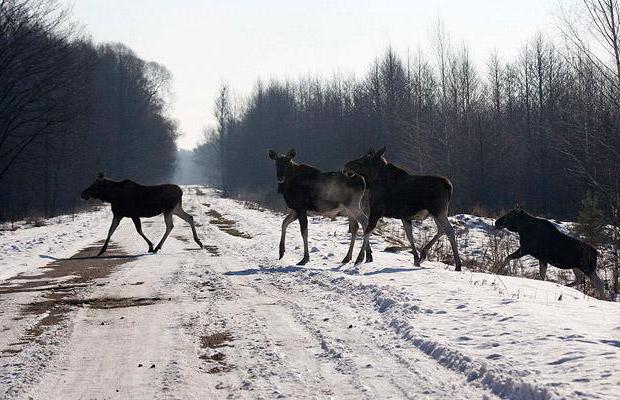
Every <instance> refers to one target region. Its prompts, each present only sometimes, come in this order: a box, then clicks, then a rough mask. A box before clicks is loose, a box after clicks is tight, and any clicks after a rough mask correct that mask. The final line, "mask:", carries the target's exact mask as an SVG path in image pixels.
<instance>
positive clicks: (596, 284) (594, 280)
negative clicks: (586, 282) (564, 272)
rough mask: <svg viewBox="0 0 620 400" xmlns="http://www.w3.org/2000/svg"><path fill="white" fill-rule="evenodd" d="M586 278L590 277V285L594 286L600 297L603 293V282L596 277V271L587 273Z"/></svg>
mask: <svg viewBox="0 0 620 400" xmlns="http://www.w3.org/2000/svg"><path fill="white" fill-rule="evenodd" d="M588 278H590V281H591V282H592V285H593V286H594V287H595V288H596V291H597V293H598V297H599V298H600V299H602V298H603V296H604V295H605V284H604V283H603V281H602V280H601V278H599V277H598V275H597V274H596V271H592V273H591V274H590V275H588Z"/></svg>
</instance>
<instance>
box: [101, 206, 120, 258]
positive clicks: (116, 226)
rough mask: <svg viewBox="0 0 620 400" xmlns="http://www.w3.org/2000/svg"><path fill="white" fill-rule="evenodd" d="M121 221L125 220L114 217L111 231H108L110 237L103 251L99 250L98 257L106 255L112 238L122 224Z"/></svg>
mask: <svg viewBox="0 0 620 400" xmlns="http://www.w3.org/2000/svg"><path fill="white" fill-rule="evenodd" d="M121 219H123V217H117V216H116V215H115V216H114V217H112V225H110V230H108V237H107V238H106V240H105V243H104V244H103V247H102V248H101V250H99V254H97V257H99V256H100V255H102V254H103V253H105V251H106V250H107V248H108V243H110V238H111V237H112V234H113V233H114V231H115V230H116V228H118V224H120V222H121Z"/></svg>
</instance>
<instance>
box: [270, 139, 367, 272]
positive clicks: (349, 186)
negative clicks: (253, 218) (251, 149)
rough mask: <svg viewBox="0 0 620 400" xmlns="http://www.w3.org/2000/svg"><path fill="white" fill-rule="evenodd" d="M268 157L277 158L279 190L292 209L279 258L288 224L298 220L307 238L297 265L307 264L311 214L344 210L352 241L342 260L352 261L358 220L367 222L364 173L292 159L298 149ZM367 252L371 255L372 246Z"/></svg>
mask: <svg viewBox="0 0 620 400" xmlns="http://www.w3.org/2000/svg"><path fill="white" fill-rule="evenodd" d="M268 154H269V158H270V159H272V160H274V161H275V164H276V177H277V180H278V193H281V194H282V195H283V196H284V201H285V202H286V205H287V206H288V208H289V209H290V211H289V213H288V215H287V216H286V218H284V221H283V222H282V235H281V237H280V259H281V258H282V257H283V256H284V241H285V237H286V228H287V227H288V226H289V225H290V224H291V222H293V221H294V220H295V219H298V220H299V227H300V229H301V237H302V239H303V241H304V257H303V258H302V259H301V261H300V262H299V263H298V264H297V265H305V264H306V263H307V262H308V261H309V259H310V254H309V252H308V214H320V215H324V216H328V217H332V218H333V217H335V216H337V215H338V214H340V213H341V212H343V211H344V212H345V213H346V214H347V216H348V218H349V230H350V232H351V242H350V244H349V251H348V252H347V255H346V256H345V258H344V259H343V260H342V263H343V264H344V263H347V262H349V261H351V257H352V254H353V247H354V245H355V237H356V234H357V231H358V228H359V227H358V222H359V223H360V224H361V225H362V227H365V226H366V223H367V217H366V215H365V214H364V213H363V211H362V209H361V204H360V203H361V201H362V197H363V196H364V191H365V183H364V179H363V178H362V177H359V176H357V177H348V176H345V175H344V174H342V173H341V172H322V171H321V170H319V169H317V168H315V167H312V166H310V165H305V164H297V163H296V162H294V161H293V159H294V158H295V150H294V149H291V150H289V151H288V153H286V154H280V155H278V153H276V152H275V151H273V150H269V152H268ZM367 252H368V256H369V257H372V256H371V254H370V252H371V250H370V247H368V248H367Z"/></svg>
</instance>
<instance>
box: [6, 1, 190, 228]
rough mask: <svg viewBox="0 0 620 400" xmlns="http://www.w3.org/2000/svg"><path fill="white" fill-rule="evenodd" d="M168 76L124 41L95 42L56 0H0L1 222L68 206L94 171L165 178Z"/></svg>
mask: <svg viewBox="0 0 620 400" xmlns="http://www.w3.org/2000/svg"><path fill="white" fill-rule="evenodd" d="M171 81H172V76H171V74H170V73H169V71H168V70H166V68H165V67H164V66H162V65H160V64H157V63H155V62H148V61H145V60H142V59H140V58H139V57H138V56H137V55H136V54H135V53H134V52H133V51H132V50H131V49H129V48H127V47H126V46H124V45H122V44H117V43H109V44H98V45H95V44H93V43H92V41H91V40H90V39H89V38H88V37H87V36H86V35H85V34H84V33H83V32H81V30H80V29H78V28H77V27H76V25H75V24H74V23H73V22H72V20H71V16H70V15H69V13H68V12H67V11H66V10H65V9H64V8H63V7H61V6H60V5H59V4H58V3H57V2H56V1H53V0H0V185H1V189H0V221H2V220H5V221H6V220H15V219H20V218H23V217H24V216H40V217H43V216H46V217H48V216H53V215H57V214H60V213H67V212H73V211H75V210H76V208H79V207H80V199H79V193H80V191H81V190H82V189H84V188H85V187H86V186H88V185H89V184H90V183H91V181H92V180H93V179H94V177H95V174H96V172H97V171H103V172H104V173H106V174H108V175H110V176H112V177H131V178H132V179H135V180H138V181H140V182H143V183H158V182H160V181H162V180H166V179H168V177H169V176H170V175H171V173H172V171H173V168H174V163H175V158H176V150H177V148H176V144H175V139H176V137H177V135H178V132H177V126H176V122H175V121H174V120H173V119H172V118H171V117H170V115H169V107H170V91H171V83H172V82H171Z"/></svg>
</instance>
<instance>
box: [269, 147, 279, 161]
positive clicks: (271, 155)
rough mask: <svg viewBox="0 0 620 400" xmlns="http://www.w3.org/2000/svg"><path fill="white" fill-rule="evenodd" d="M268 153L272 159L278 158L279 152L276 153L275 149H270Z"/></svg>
mask: <svg viewBox="0 0 620 400" xmlns="http://www.w3.org/2000/svg"><path fill="white" fill-rule="evenodd" d="M267 154H268V155H269V158H271V159H272V160H275V159H276V158H278V153H276V152H275V151H273V150H271V149H269V151H268V152H267Z"/></svg>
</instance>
